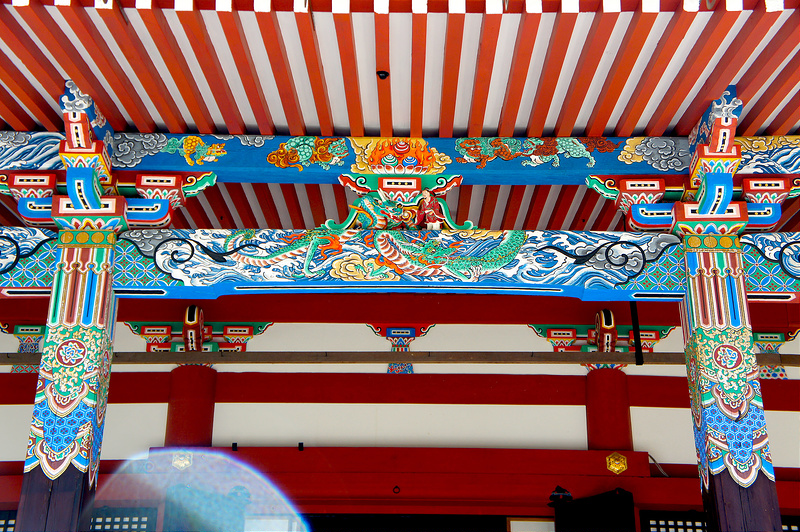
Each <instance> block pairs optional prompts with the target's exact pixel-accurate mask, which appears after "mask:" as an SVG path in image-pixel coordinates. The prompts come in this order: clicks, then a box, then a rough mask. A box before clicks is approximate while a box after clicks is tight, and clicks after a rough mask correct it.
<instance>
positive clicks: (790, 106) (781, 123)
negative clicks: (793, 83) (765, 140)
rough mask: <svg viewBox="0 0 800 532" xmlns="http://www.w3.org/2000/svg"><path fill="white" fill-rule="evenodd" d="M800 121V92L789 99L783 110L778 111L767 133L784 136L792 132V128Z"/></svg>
mask: <svg viewBox="0 0 800 532" xmlns="http://www.w3.org/2000/svg"><path fill="white" fill-rule="evenodd" d="M798 122H800V92H798V93H796V94H795V95H794V98H792V99H791V100H789V103H787V104H786V105H785V106H784V108H783V111H781V112H780V113H778V116H776V117H775V120H773V121H772V122H771V123H770V124H769V126H767V129H766V131H765V133H766V134H767V135H777V136H783V135H788V134H789V133H791V131H792V129H794V127H795V126H796V125H797V124H798Z"/></svg>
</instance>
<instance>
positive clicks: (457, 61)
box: [439, 13, 465, 210]
mask: <svg viewBox="0 0 800 532" xmlns="http://www.w3.org/2000/svg"><path fill="white" fill-rule="evenodd" d="M464 17H465V15H464V13H448V14H447V31H446V34H445V40H444V66H443V72H442V101H441V104H440V111H439V136H440V137H452V136H453V124H454V122H455V116H456V96H457V95H458V71H459V68H460V66H461V44H462V42H463V41H464ZM462 188H463V187H462ZM460 202H461V195H460V194H459V204H460ZM459 210H460V209H459Z"/></svg>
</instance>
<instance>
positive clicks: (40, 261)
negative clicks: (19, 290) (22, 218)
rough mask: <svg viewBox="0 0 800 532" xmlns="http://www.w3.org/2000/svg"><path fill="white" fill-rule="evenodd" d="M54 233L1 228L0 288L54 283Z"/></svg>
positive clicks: (25, 228) (27, 228) (43, 285)
mask: <svg viewBox="0 0 800 532" xmlns="http://www.w3.org/2000/svg"><path fill="white" fill-rule="evenodd" d="M54 239H55V233H54V232H53V231H47V230H42V229H32V228H29V227H3V228H0V286H8V287H46V286H51V285H52V284H53V272H54V270H55V254H56V248H55V240H54Z"/></svg>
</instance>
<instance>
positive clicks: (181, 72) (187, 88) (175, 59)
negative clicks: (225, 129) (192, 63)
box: [137, 7, 217, 135]
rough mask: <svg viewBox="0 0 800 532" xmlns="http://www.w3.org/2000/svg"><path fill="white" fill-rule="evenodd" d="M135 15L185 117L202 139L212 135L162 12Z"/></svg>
mask: <svg viewBox="0 0 800 532" xmlns="http://www.w3.org/2000/svg"><path fill="white" fill-rule="evenodd" d="M137 13H138V15H139V16H140V17H141V18H142V22H143V23H144V25H145V26H146V27H147V31H148V33H149V34H150V38H151V39H153V43H154V44H155V46H156V48H158V51H159V53H160V54H161V57H162V59H163V60H164V64H166V65H167V69H168V70H169V73H170V76H171V77H172V81H174V82H175V85H176V86H177V87H178V92H179V93H180V95H181V98H183V101H184V103H185V104H186V107H188V108H189V114H190V115H191V116H192V121H193V122H194V125H195V127H196V128H197V131H199V132H200V133H202V134H205V135H208V134H212V133H216V131H217V127H216V125H215V124H214V120H213V119H212V118H211V113H210V112H209V110H208V106H207V105H206V103H205V100H204V99H203V96H202V95H201V94H200V89H199V88H198V87H197V83H196V81H195V79H194V74H192V71H191V69H190V68H189V64H188V63H187V62H186V58H185V57H184V55H183V52H182V51H181V48H180V46H179V45H178V42H177V41H176V40H175V35H174V33H173V31H172V29H171V28H170V25H169V23H168V22H167V19H166V18H165V17H164V13H163V11H161V9H159V8H156V7H153V8H152V9H139V10H137Z"/></svg>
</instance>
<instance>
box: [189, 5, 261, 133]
mask: <svg viewBox="0 0 800 532" xmlns="http://www.w3.org/2000/svg"><path fill="white" fill-rule="evenodd" d="M175 13H176V14H177V16H178V20H179V21H180V23H181V25H182V26H183V30H184V32H185V33H186V38H187V39H188V40H189V43H190V45H191V47H192V50H193V51H194V53H195V55H196V57H197V58H198V62H199V63H200V68H201V69H202V70H203V75H204V76H205V78H206V81H207V82H208V85H209V88H210V89H211V93H212V94H213V95H214V101H215V102H217V107H218V108H219V111H220V113H222V119H223V120H224V121H225V127H226V128H227V129H228V132H229V133H231V134H233V135H244V134H245V133H247V129H246V128H245V126H244V120H243V119H242V115H241V113H240V112H239V106H238V105H237V103H236V99H235V98H234V97H233V92H232V91H231V87H230V85H229V84H228V81H227V76H226V75H225V71H224V70H223V69H222V64H221V63H220V61H219V56H217V52H216V50H215V49H214V45H213V43H212V41H211V36H210V35H209V34H208V29H207V28H206V24H205V22H204V21H203V15H202V14H201V13H200V12H199V11H176V12H175Z"/></svg>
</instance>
